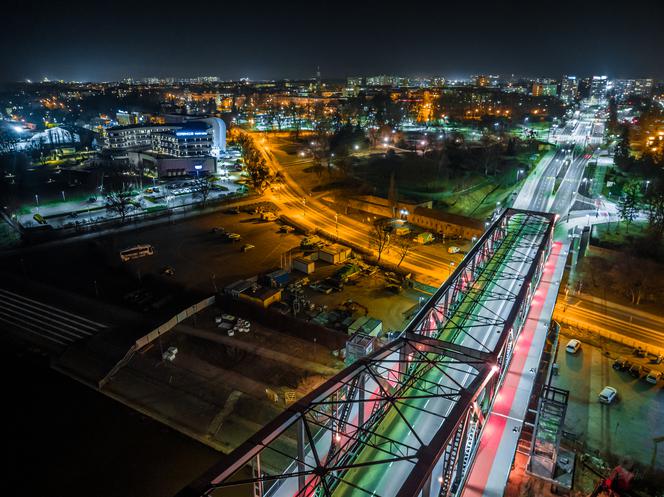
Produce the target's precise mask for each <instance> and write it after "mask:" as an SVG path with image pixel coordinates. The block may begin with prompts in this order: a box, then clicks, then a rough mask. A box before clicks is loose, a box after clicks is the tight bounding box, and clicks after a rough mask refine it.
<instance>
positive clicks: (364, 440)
mask: <svg viewBox="0 0 664 497" xmlns="http://www.w3.org/2000/svg"><path fill="white" fill-rule="evenodd" d="M515 215H520V216H522V217H523V221H522V222H521V223H519V230H520V232H519V236H517V237H515V238H514V233H512V232H511V230H510V229H508V228H509V223H510V219H511V217H512V216H515ZM543 220H544V221H545V222H543ZM553 222H554V219H553V217H552V216H551V215H548V214H542V213H532V212H528V211H519V210H514V209H508V210H506V211H504V212H503V214H502V215H501V216H500V217H499V218H498V219H497V220H496V221H495V222H494V224H493V225H492V227H491V228H490V229H489V230H487V232H485V233H484V234H483V235H482V237H480V239H479V240H478V242H477V243H476V244H475V246H474V247H473V248H472V249H471V250H470V251H469V253H468V254H467V255H466V257H465V258H464V260H463V261H462V263H461V264H460V265H459V266H458V267H457V269H456V271H455V272H454V273H453V274H452V275H451V277H450V278H449V279H448V280H447V281H446V282H445V283H444V284H443V285H442V286H441V287H440V288H439V289H438V290H437V291H436V293H435V294H434V295H433V296H432V298H431V299H430V300H429V301H428V302H427V303H425V304H424V305H423V306H422V308H421V309H420V311H418V313H417V314H416V316H415V317H414V318H413V319H412V320H411V322H410V323H409V325H408V326H407V327H406V328H405V330H404V332H403V333H402V334H401V336H400V337H399V338H398V339H397V340H395V341H393V342H391V343H389V344H387V345H386V346H384V347H383V348H381V349H379V350H377V351H376V352H374V353H373V354H371V355H369V356H367V357H365V358H363V359H360V360H359V361H357V362H355V363H353V364H352V365H351V366H349V367H348V368H346V369H345V370H343V371H341V372H340V373H339V374H337V375H336V376H334V377H333V378H331V379H330V380H328V381H327V382H325V383H324V384H323V385H321V386H320V387H318V388H317V389H316V390H314V391H313V392H311V393H310V394H309V395H307V396H305V397H304V398H302V399H301V400H300V401H298V402H296V403H295V404H293V405H292V406H290V407H289V408H287V410H286V411H285V412H283V413H282V414H281V415H279V416H278V417H277V418H275V419H274V420H273V421H272V422H270V423H268V424H267V425H266V426H265V427H263V428H262V429H261V430H260V431H259V432H258V433H256V434H255V435H254V436H252V437H251V438H250V439H249V440H248V441H247V442H245V443H244V444H242V445H241V446H240V447H238V448H237V449H236V450H235V451H233V452H232V453H231V454H229V455H226V456H222V458H221V461H220V462H219V463H218V464H217V465H215V466H214V467H213V468H211V469H210V470H209V471H208V472H207V473H206V474H204V475H203V476H202V477H201V478H199V479H198V480H197V481H195V482H194V483H192V484H191V485H190V486H188V487H187V488H185V489H183V490H182V491H181V492H180V493H179V494H178V495H179V496H180V497H191V496H201V495H214V494H215V491H216V490H217V489H225V488H228V487H233V486H238V485H251V486H253V488H254V494H255V495H257V496H261V497H262V496H263V495H265V496H266V497H272V496H276V495H278V494H280V493H279V489H280V487H282V486H283V485H287V486H288V487H287V489H288V491H287V492H285V493H284V495H288V496H289V497H290V496H295V497H305V496H306V497H314V496H317V497H328V496H331V495H332V494H333V493H334V491H335V488H336V487H337V486H338V485H340V484H342V483H343V484H346V485H348V486H351V487H353V489H354V492H353V495H355V493H357V495H358V496H362V495H366V496H367V497H372V495H376V497H377V494H375V493H374V492H375V489H374V488H362V486H361V485H356V484H355V483H351V482H350V481H348V479H347V478H345V475H347V474H348V472H351V471H352V472H370V471H373V469H374V468H375V469H378V468H376V467H377V466H380V465H390V466H391V465H392V464H409V465H411V466H412V468H411V470H410V472H409V476H408V478H407V479H406V481H404V482H403V484H402V485H401V487H400V490H399V491H398V493H397V494H396V495H398V496H399V497H414V496H416V495H422V496H423V497H429V496H430V495H434V494H435V495H441V496H445V497H446V496H448V495H454V493H455V492H456V491H457V490H458V489H459V488H460V486H461V485H462V484H463V478H464V475H465V468H466V467H467V466H468V465H469V461H470V460H471V458H472V456H473V454H474V451H475V449H476V447H477V443H476V439H475V436H476V435H477V434H478V433H479V432H480V431H481V428H482V426H483V422H484V417H485V415H486V413H487V411H488V409H489V408H490V406H491V403H492V402H493V399H494V396H495V392H496V390H497V387H498V385H499V384H500V382H501V381H502V378H503V375H504V374H505V372H506V370H507V366H508V364H509V360H510V358H511V352H512V349H513V345H514V343H515V341H516V339H517V337H518V334H519V332H520V330H521V327H522V325H523V321H524V320H525V316H526V314H527V310H528V308H529V305H530V301H531V299H532V298H533V296H534V291H533V289H534V288H535V287H536V285H537V282H538V280H539V276H540V275H541V273H542V269H543V267H544V263H545V261H546V257H547V256H548V252H549V250H550V244H551V235H552V231H553ZM521 235H523V238H524V239H525V240H531V241H532V242H533V243H534V241H535V240H539V243H538V244H537V250H536V252H535V254H534V255H532V250H526V248H527V247H526V246H525V245H521V243H522V242H521V241H520V240H521V239H522V237H521ZM510 237H513V240H512V241H511V242H510ZM540 239H541V240H540ZM514 240H517V241H516V242H515V241H514ZM506 241H508V242H509V243H513V245H514V246H512V245H510V246H509V247H510V251H509V255H504V256H501V250H500V248H501V246H502V245H503V244H504V243H505V242H506ZM529 248H532V245H531V246H530V247H529ZM497 257H503V259H502V260H499V261H498V260H496V259H495V258H497ZM490 261H492V263H493V266H496V265H497V266H499V267H500V268H501V271H500V274H501V281H505V280H507V281H509V278H510V277H511V276H509V274H508V275H507V276H506V275H505V274H506V272H507V273H509V272H510V270H511V269H513V274H514V276H513V278H515V279H518V280H519V281H518V285H517V289H515V290H514V291H510V289H509V288H507V286H500V285H495V286H496V288H495V290H494V289H491V290H490V291H486V292H485V293H484V294H483V295H482V296H483V298H482V299H480V298H479V295H474V292H475V289H476V288H477V287H478V286H484V285H485V284H486V283H488V282H491V283H492V285H493V284H494V283H495V281H493V280H495V278H496V275H497V273H498V271H497V270H496V269H494V268H492V267H490V266H491V265H490V264H489V262H490ZM519 264H521V266H520V267H521V268H523V266H525V267H527V271H526V272H525V273H523V271H519V270H518V268H517V267H516V266H515V265H519ZM506 269H507V271H505V270H506ZM462 297H463V298H464V299H469V300H468V302H472V305H473V306H478V307H477V308H480V309H484V311H483V312H484V314H485V315H484V317H483V318H482V319H480V320H477V319H475V321H478V322H473V323H470V322H469V320H468V319H467V318H469V317H470V316H464V315H463V311H462V310H461V309H459V308H458V307H459V306H458V304H459V302H460V301H461V298H462ZM494 299H500V300H502V301H505V302H507V303H509V304H510V308H509V313H508V314H507V316H506V317H504V316H502V317H501V316H498V315H492V314H491V312H489V311H491V310H490V309H488V306H487V305H486V304H487V302H490V301H492V300H494ZM474 317H475V318H476V317H477V316H476V315H475V316H474ZM443 327H446V329H448V330H449V329H450V328H451V329H453V330H454V333H464V334H466V335H467V336H469V337H471V339H470V340H469V341H468V343H469V344H471V343H472V344H473V346H472V347H471V346H462V345H458V344H454V343H450V342H449V341H446V340H445V337H441V336H439V332H440V330H442V329H443ZM494 329H495V331H493V330H494ZM487 330H491V332H493V333H497V334H498V339H497V340H496V341H494V342H495V343H494V345H493V346H492V347H486V346H484V345H483V342H481V341H479V340H477V339H475V340H473V339H472V337H473V334H474V333H481V332H482V331H483V332H484V333H487ZM453 369H457V370H459V369H463V371H464V374H465V373H466V372H467V373H468V375H466V378H467V381H464V382H461V383H459V381H457V380H456V379H455V378H453V377H452V375H450V374H449V371H451V370H453ZM431 373H435V374H434V375H433V377H434V378H438V379H437V380H433V381H432V379H431V378H432V376H431ZM496 373H498V374H496ZM431 399H438V401H439V402H446V403H447V404H445V405H447V406H448V407H449V409H448V414H447V415H445V416H443V415H442V414H441V413H440V412H430V410H429V411H427V409H426V408H423V407H422V406H421V405H420V403H421V402H422V401H429V400H431ZM406 411H418V412H419V413H420V414H419V415H421V416H439V417H440V420H441V423H440V425H439V429H437V430H436V432H435V433H418V432H417V429H416V428H415V427H414V426H413V425H412V424H411V423H410V422H409V420H408V416H407V415H406V414H405V412H406ZM387 416H392V417H393V418H396V419H398V420H399V421H400V422H401V423H402V425H403V426H404V427H405V428H407V429H408V430H409V433H412V437H410V438H409V439H408V441H404V440H403V439H400V440H397V439H395V438H392V437H390V436H389V435H387V434H386V433H383V432H382V431H381V421H384V420H385V419H386V417H387ZM362 450H368V451H371V453H372V454H373V457H372V458H371V460H358V456H357V455H358V454H359V453H360V452H361V451H362ZM249 466H250V467H252V468H253V474H252V473H249V472H247V471H246V468H247V467H249ZM359 481H362V478H359ZM291 489H292V491H291Z"/></svg>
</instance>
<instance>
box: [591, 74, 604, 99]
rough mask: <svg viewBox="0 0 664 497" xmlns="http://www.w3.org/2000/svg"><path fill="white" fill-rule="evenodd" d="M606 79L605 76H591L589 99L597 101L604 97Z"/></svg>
mask: <svg viewBox="0 0 664 497" xmlns="http://www.w3.org/2000/svg"><path fill="white" fill-rule="evenodd" d="M607 84H608V80H607V78H606V76H593V79H592V81H591V82H590V99H591V100H593V101H595V102H599V101H601V100H604V98H606V90H607Z"/></svg>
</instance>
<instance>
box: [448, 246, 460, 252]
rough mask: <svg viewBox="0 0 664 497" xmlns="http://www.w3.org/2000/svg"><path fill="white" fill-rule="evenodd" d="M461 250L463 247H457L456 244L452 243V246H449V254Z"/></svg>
mask: <svg viewBox="0 0 664 497" xmlns="http://www.w3.org/2000/svg"><path fill="white" fill-rule="evenodd" d="M459 252H461V249H460V248H459V247H455V246H454V245H452V246H451V247H447V253H448V254H458V253H459Z"/></svg>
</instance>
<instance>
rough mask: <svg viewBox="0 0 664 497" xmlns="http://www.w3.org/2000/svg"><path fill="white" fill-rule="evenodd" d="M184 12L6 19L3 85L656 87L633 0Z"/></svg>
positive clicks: (63, 10) (182, 7)
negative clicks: (470, 82)
mask: <svg viewBox="0 0 664 497" xmlns="http://www.w3.org/2000/svg"><path fill="white" fill-rule="evenodd" d="M269 5H271V6H272V7H265V6H262V5H260V4H259V5H256V6H255V7H254V8H251V9H249V8H243V7H242V6H238V5H237V4H235V5H212V6H207V5H205V6H195V7H190V6H189V5H187V4H182V3H176V2H168V3H155V2H148V3H142V4H140V5H137V4H136V3H129V2H125V1H120V2H114V3H113V4H112V5H109V4H97V3H94V4H92V3H88V2H82V1H80V0H75V1H73V2H69V3H67V4H66V5H65V6H60V7H58V5H57V4H54V2H53V1H50V2H44V1H42V0H37V1H36V2H34V3H33V4H31V7H30V10H29V11H26V8H25V7H24V6H23V5H21V2H19V1H18V0H10V2H9V3H7V4H5V6H4V7H3V12H4V14H5V15H4V16H3V17H5V19H6V22H5V28H4V31H3V32H2V33H0V37H1V38H2V42H3V46H4V47H5V51H4V55H3V57H2V62H1V64H2V65H1V66H0V72H1V74H2V75H3V76H2V78H3V79H4V80H6V81H25V80H26V79H31V80H32V81H39V80H41V79H43V78H44V77H48V78H49V79H51V80H60V79H62V80H66V81H120V80H122V79H124V78H127V77H131V78H134V79H143V78H146V77H176V78H180V77H182V78H187V77H196V76H207V75H210V76H218V77H219V78H220V79H222V80H237V79H240V78H242V77H248V78H250V79H252V80H272V79H275V80H280V79H307V78H310V77H313V76H314V75H315V73H316V67H317V66H320V69H321V74H322V77H323V79H336V78H345V77H347V76H355V75H360V76H370V75H375V74H393V75H398V76H410V77H417V76H423V77H425V76H444V77H446V78H448V79H457V78H460V77H467V76H468V75H470V74H477V73H482V74H501V75H510V74H521V75H530V76H546V77H553V78H559V77H560V76H562V75H563V74H574V75H577V76H580V77H585V76H589V75H593V74H607V75H609V76H610V77H632V78H645V77H652V78H655V79H664V66H663V65H662V64H661V53H662V51H663V49H664V30H662V29H661V26H660V25H661V23H662V21H663V20H664V6H662V5H661V4H660V3H658V2H655V1H652V0H651V1H647V0H636V1H635V2H630V3H629V5H627V6H625V7H623V8H622V9H621V10H618V9H609V8H607V6H606V4H605V3H603V2H597V1H590V2H586V3H584V4H579V3H570V2H562V3H558V4H555V6H552V4H544V3H542V4H537V3H533V2H512V3H511V4H509V6H504V5H495V4H493V3H491V4H488V5H485V4H484V3H483V2H475V3H473V4H470V5H463V6H462V5H438V4H434V5H431V6H424V7H423V6H421V4H418V5H417V7H413V8H405V7H404V8H389V7H379V8H377V7H375V6H371V5H357V4H353V3H349V2H336V3H333V2H320V3H319V4H316V5H315V6H312V5H311V4H305V3H301V4H298V3H292V2H291V3H289V4H288V8H286V7H285V6H280V5H277V4H269Z"/></svg>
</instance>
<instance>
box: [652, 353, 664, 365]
mask: <svg viewBox="0 0 664 497" xmlns="http://www.w3.org/2000/svg"><path fill="white" fill-rule="evenodd" d="M662 360H664V355H662V354H657V355H656V356H655V357H654V359H652V361H651V362H652V363H653V364H661V362H662Z"/></svg>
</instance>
